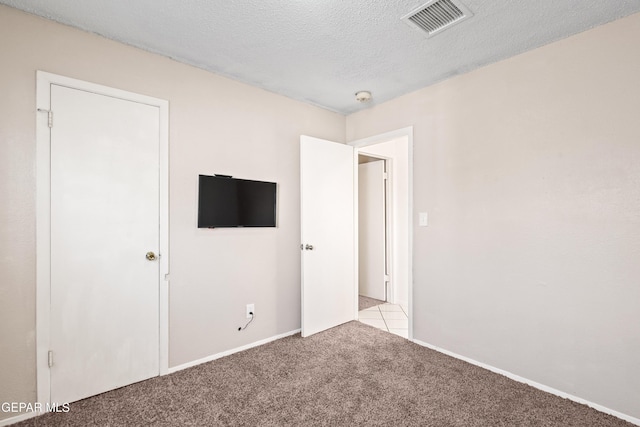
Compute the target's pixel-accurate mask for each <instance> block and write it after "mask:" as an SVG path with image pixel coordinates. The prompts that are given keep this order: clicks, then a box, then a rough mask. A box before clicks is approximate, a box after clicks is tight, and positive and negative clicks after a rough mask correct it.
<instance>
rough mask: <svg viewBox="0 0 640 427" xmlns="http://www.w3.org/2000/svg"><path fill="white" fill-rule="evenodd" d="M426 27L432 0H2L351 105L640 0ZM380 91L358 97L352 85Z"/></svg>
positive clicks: (547, 3)
mask: <svg viewBox="0 0 640 427" xmlns="http://www.w3.org/2000/svg"><path fill="white" fill-rule="evenodd" d="M461 1H462V3H463V4H464V5H466V6H467V7H468V8H469V9H470V10H471V11H472V13H473V14H474V16H473V17H472V18H470V19H467V20H466V21H464V22H461V23H459V24H457V25H454V26H453V27H451V28H449V29H447V30H445V31H443V32H442V33H440V34H438V35H436V36H434V37H431V38H427V37H426V36H425V35H424V34H421V33H420V32H419V31H418V30H416V29H414V28H412V27H410V26H409V25H407V24H406V23H405V22H403V21H401V20H400V18H401V17H403V16H404V15H406V14H407V13H409V12H411V11H412V10H414V9H415V8H416V7H418V6H420V5H422V4H424V3H426V0H380V1H371V0H244V1H233V0H135V1H132V0H108V1H105V0H0V3H4V4H7V5H10V6H12V7H15V8H18V9H22V10H25V11H27V12H31V13H34V14H36V15H40V16H43V17H46V18H49V19H53V20H55V21H58V22H61V23H64V24H68V25H71V26H74V27H78V28H81V29H84V30H87V31H90V32H94V33H97V34H100V35H102V36H105V37H107V38H109V39H113V40H118V41H120V42H123V43H126V44H129V45H133V46H137V47H139V48H142V49H145V50H148V51H151V52H157V53H159V54H162V55H165V56H168V57H171V58H174V59H176V60H178V61H181V62H185V63H188V64H192V65H195V66H197V67H200V68H204V69H206V70H210V71H213V72H215V73H218V74H222V75H225V76H228V77H231V78H233V79H236V80H240V81H243V82H246V83H249V84H251V85H254V86H257V87H261V88H264V89H266V90H269V91H272V92H276V93H280V94H283V95H285V96H288V97H291V98H294V99H298V100H301V101H304V102H308V103H311V104H314V105H318V106H321V107H324V108H327V109H329V110H332V111H336V112H339V113H342V114H349V113H352V112H355V111H358V110H360V109H363V108H367V107H369V106H371V105H375V104H377V103H381V102H384V101H387V100H389V99H392V98H395V97H397V96H399V95H402V94H405V93H408V92H411V91H413V90H416V89H419V88H421V87H424V86H428V85H430V84H433V83H436V82H438V81H440V80H443V79H446V78H448V77H451V76H453V75H456V74H460V73H464V72H467V71H469V70H472V69H474V68H477V67H479V66H482V65H485V64H489V63H492V62H495V61H498V60H500V59H504V58H507V57H510V56H513V55H515V54H518V53H520V52H524V51H526V50H529V49H533V48H536V47H538V46H542V45H544V44H547V43H550V42H552V41H555V40H558V39H562V38H564V37H567V36H569V35H572V34H575V33H578V32H581V31H584V30H587V29H589V28H592V27H595V26H597V25H601V24H604V23H606V22H609V21H612V20H615V19H618V18H621V17H623V16H626V15H630V14H632V13H635V12H638V11H640V1H639V0H536V1H525V0H521V1H515V0H461ZM358 90H369V91H371V92H372V93H373V97H374V100H373V101H372V102H370V103H368V104H358V103H357V102H356V101H355V97H354V93H355V92H356V91H358Z"/></svg>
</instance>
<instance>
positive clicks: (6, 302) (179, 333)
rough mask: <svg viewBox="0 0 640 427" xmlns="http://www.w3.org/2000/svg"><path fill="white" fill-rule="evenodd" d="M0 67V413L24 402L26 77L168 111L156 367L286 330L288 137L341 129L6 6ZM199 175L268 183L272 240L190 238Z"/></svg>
mask: <svg viewBox="0 0 640 427" xmlns="http://www.w3.org/2000/svg"><path fill="white" fill-rule="evenodd" d="M0 57H1V58H2V59H1V64H2V66H0V87H1V90H0V93H1V94H2V96H0V118H1V119H0V120H1V123H2V125H1V126H0V200H1V201H2V202H0V348H1V351H0V401H3V402H20V401H24V402H28V401H33V400H34V399H35V397H36V396H35V390H36V383H35V157H34V156H35V115H36V113H35V86H36V80H35V79H36V70H44V71H49V72H52V73H56V74H61V75H65V76H69V77H73V78H76V79H80V80H86V81H90V82H94V83H99V84H103V85H107V86H111V87H115V88H119V89H124V90H128V91H131V92H137V93H141V94H145V95H150V96H154V97H157V98H162V99H167V100H169V103H170V107H169V108H170V124H169V126H170V135H169V138H170V159H169V162H170V171H169V174H170V257H171V258H170V271H171V284H170V366H176V365H180V364H183V363H186V362H190V361H193V360H196V359H199V358H203V357H206V356H209V355H212V354H216V353H219V352H222V351H225V350H229V349H233V348H236V347H238V346H241V345H244V344H247V343H252V342H255V341H258V340H260V339H265V338H269V337H272V336H274V335H277V334H281V333H285V332H288V331H292V330H295V329H298V328H299V327H300V250H299V244H300V237H299V236H300V215H299V148H298V147H299V145H298V144H299V137H300V135H301V134H305V135H313V136H317V137H320V138H326V139H329V140H336V141H344V134H345V119H344V117H343V116H340V115H338V114H334V113H331V112H328V111H326V110H322V109H319V108H316V107H312V106H309V105H306V104H303V103H300V102H297V101H292V100H290V99H288V98H285V97H282V96H279V95H275V94H272V93H269V92H266V91H263V90H259V89H256V88H253V87H250V86H248V85H244V84H241V83H237V82H234V81H232V80H229V79H226V78H223V77H219V76H216V75H214V74H212V73H208V72H205V71H203V70H200V69H197V68H194V67H190V66H186V65H183V64H180V63H178V62H175V61H172V60H170V59H167V58H164V57H161V56H158V55H154V54H150V53H146V52H143V51H141V50H138V49H135V48H132V47H129V46H125V45H122V44H119V43H116V42H112V41H109V40H106V39H104V38H101V37H99V36H96V35H93V34H88V33H85V32H82V31H79V30H75V29H72V28H69V27H66V26H63V25H60V24H56V23H54V22H51V21H47V20H44V19H41V18H37V17H34V16H31V15H27V14H25V13H23V12H18V11H16V10H14V9H11V8H8V7H6V6H0ZM199 173H203V174H211V173H223V174H229V175H234V176H237V177H241V178H250V179H258V180H267V181H276V182H277V183H278V227H277V228H275V229H239V230H199V229H198V228H197V227H196V207H197V201H196V195H197V176H198V174H199ZM246 303H255V306H256V319H255V321H254V322H253V323H252V324H251V326H250V327H249V328H248V329H246V330H245V331H243V332H242V333H239V332H238V331H237V327H238V326H239V325H241V324H242V323H243V322H244V321H245V304H246ZM11 415H12V414H6V413H0V418H3V417H7V416H11Z"/></svg>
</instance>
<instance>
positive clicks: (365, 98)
mask: <svg viewBox="0 0 640 427" xmlns="http://www.w3.org/2000/svg"><path fill="white" fill-rule="evenodd" d="M356 101H358V102H369V101H371V92H369V91H368V90H361V91H359V92H356Z"/></svg>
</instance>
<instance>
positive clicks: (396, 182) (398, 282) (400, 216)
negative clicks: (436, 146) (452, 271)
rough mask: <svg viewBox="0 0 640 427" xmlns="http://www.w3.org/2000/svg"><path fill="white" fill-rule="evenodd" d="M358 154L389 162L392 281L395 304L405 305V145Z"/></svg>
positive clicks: (380, 146)
mask: <svg viewBox="0 0 640 427" xmlns="http://www.w3.org/2000/svg"><path fill="white" fill-rule="evenodd" d="M358 152H359V153H363V154H373V155H378V156H382V157H385V158H387V159H390V177H391V210H392V212H391V226H392V228H393V233H392V237H391V239H392V241H391V245H392V266H391V273H392V281H393V285H392V287H393V295H392V298H391V301H392V302H394V303H395V304H402V305H404V306H408V305H409V256H410V255H409V142H408V139H407V138H406V137H402V138H397V139H394V140H392V141H387V142H382V143H379V144H374V145H369V146H366V147H362V148H359V149H358Z"/></svg>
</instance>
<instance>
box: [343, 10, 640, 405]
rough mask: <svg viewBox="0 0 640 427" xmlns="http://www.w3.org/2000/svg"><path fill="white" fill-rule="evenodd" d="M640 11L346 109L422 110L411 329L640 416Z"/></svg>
mask: <svg viewBox="0 0 640 427" xmlns="http://www.w3.org/2000/svg"><path fill="white" fill-rule="evenodd" d="M638 40H640V14H636V15H632V16H630V17H627V18H624V19H622V20H619V21H616V22H613V23H610V24H607V25H605V26H602V27H598V28H595V29H592V30H590V31H587V32H584V33H581V34H578V35H576V36H573V37H571V38H568V39H565V40H562V41H559V42H556V43H553V44H551V45H547V46H545V47H542V48H539V49H537V50H534V51H531V52H527V53H524V54H522V55H519V56H517V57H514V58H511V59H508V60H505V61H502V62H499V63H496V64H493V65H490V66H487V67H484V68H481V69H478V70H476V71H473V72H471V73H468V74H465V75H462V76H459V77H456V78H452V79H450V80H447V81H444V82H442V83H440V84H438V85H435V86H432V87H428V88H425V89H422V90H419V91H417V92H413V93H411V94H408V95H405V96H403V97H400V98H397V99H395V100H392V101H389V102H387V103H384V104H381V105H378V106H375V107H373V108H371V109H368V110H365V111H362V112H359V113H356V114H353V115H351V116H349V117H347V140H354V139H358V138H364V137H368V136H371V135H376V134H380V133H383V132H387V131H390V130H394V129H398V128H403V127H406V126H410V125H413V126H414V147H413V158H414V164H413V170H414V179H413V189H414V190H413V192H414V194H413V196H414V212H413V215H414V223H416V224H417V213H418V212H421V211H428V212H429V220H430V224H429V227H426V228H423V227H415V228H414V233H413V239H414V260H413V266H414V288H413V289H414V291H413V307H414V312H413V314H414V336H415V338H417V339H419V340H421V341H424V342H427V343H430V344H432V345H435V346H438V347H440V348H444V349H447V350H449V351H452V352H454V353H457V354H460V355H463V356H466V357H469V358H471V359H475V360H477V361H479V362H483V363H486V364H488V365H492V366H494V367H497V368H500V369H503V370H506V371H509V372H512V373H515V374H517V375H520V376H522V377H525V378H528V379H531V380H534V381H537V382H539V383H542V384H545V385H547V386H550V387H553V388H555V389H558V390H561V391H564V392H567V393H570V394H573V395H575V396H578V397H581V398H583V399H586V400H589V401H591V402H594V403H597V404H600V405H603V406H605V407H608V408H611V409H613V410H616V411H619V412H621V413H625V414H628V415H630V416H633V417H636V418H640V405H639V404H638V402H640V333H639V329H638V325H640V308H639V305H638V303H639V301H640V285H639V284H640V262H638V260H640V166H639V165H640V120H638V114H639V112H640V84H639V81H638V76H640V49H638V44H637V41H638Z"/></svg>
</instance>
